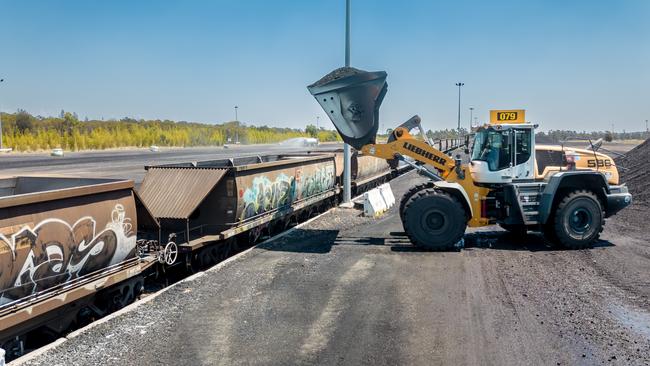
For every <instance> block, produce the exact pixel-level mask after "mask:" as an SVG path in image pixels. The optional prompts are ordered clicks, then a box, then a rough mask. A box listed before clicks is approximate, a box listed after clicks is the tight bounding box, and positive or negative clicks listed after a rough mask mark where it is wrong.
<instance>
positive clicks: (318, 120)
mask: <svg viewBox="0 0 650 366" xmlns="http://www.w3.org/2000/svg"><path fill="white" fill-rule="evenodd" d="M318 122H320V116H316V131H318V130H319V126H318V125H319V123H318Z"/></svg>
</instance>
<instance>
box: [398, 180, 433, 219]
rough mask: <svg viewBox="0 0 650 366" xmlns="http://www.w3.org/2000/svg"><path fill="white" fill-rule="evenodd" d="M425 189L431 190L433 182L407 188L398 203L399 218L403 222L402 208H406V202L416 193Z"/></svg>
mask: <svg viewBox="0 0 650 366" xmlns="http://www.w3.org/2000/svg"><path fill="white" fill-rule="evenodd" d="M425 188H433V182H431V181H428V182H424V183H420V184H417V185H415V186H413V187H411V188H409V190H408V191H406V193H404V195H403V196H402V200H401V201H400V202H399V218H400V219H401V220H402V222H404V207H405V206H406V202H408V200H409V199H410V198H411V197H413V195H414V194H416V193H418V192H419V191H421V190H423V189H425Z"/></svg>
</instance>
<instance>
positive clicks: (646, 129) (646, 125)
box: [0, 119, 648, 132]
mask: <svg viewBox="0 0 650 366" xmlns="http://www.w3.org/2000/svg"><path fill="white" fill-rule="evenodd" d="M0 126H2V125H0ZM645 132H648V120H647V119H646V120H645Z"/></svg>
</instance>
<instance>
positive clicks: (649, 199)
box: [614, 139, 650, 207]
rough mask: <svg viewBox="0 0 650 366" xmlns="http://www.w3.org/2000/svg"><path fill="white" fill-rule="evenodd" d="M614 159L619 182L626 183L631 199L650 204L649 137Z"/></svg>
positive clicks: (638, 202) (642, 203)
mask: <svg viewBox="0 0 650 366" xmlns="http://www.w3.org/2000/svg"><path fill="white" fill-rule="evenodd" d="M614 160H615V161H616V165H617V166H618V173H619V175H620V182H621V183H626V184H627V186H628V188H629V189H630V193H632V201H633V202H634V203H636V204H641V205H644V206H646V207H647V206H648V205H650V166H649V165H648V162H650V139H647V140H645V142H643V143H642V144H640V145H638V146H637V147H635V148H634V149H632V150H630V151H628V152H627V153H626V154H625V155H623V156H620V157H617V158H616V159H614Z"/></svg>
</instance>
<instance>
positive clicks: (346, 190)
mask: <svg viewBox="0 0 650 366" xmlns="http://www.w3.org/2000/svg"><path fill="white" fill-rule="evenodd" d="M350 2H351V0H345V67H350ZM350 155H351V152H350V145H348V144H344V145H343V204H344V205H349V204H350V201H351V200H352V193H351V182H350V181H351V176H350V168H351V164H350Z"/></svg>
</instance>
